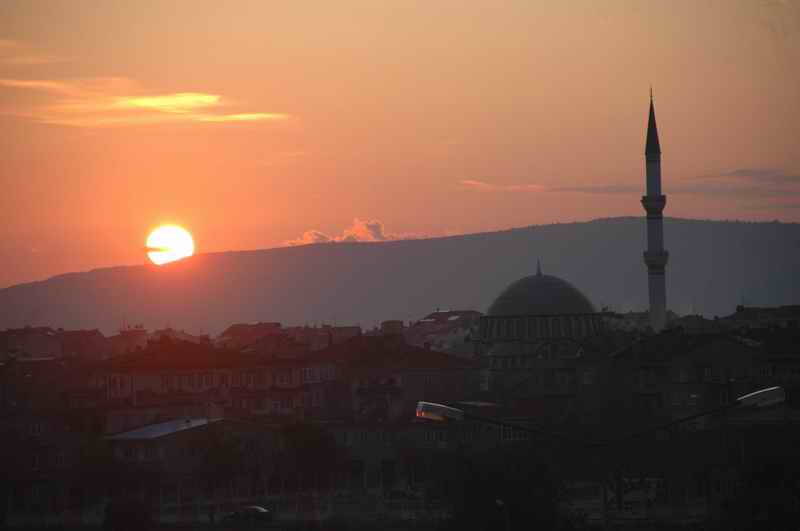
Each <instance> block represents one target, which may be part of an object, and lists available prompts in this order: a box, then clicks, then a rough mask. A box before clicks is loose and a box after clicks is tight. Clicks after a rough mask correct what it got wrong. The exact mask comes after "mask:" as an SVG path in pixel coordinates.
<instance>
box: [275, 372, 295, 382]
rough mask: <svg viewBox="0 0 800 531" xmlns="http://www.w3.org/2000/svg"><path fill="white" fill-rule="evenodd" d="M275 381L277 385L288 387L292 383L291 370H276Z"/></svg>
mask: <svg viewBox="0 0 800 531" xmlns="http://www.w3.org/2000/svg"><path fill="white" fill-rule="evenodd" d="M275 381H276V383H277V384H278V385H289V384H290V383H292V372H291V369H278V372H277V373H276V374H275Z"/></svg>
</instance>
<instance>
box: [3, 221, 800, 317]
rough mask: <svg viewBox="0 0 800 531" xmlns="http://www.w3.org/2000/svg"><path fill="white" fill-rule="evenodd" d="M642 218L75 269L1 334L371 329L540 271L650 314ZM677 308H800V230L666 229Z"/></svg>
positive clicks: (772, 225) (20, 304)
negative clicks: (26, 329)
mask: <svg viewBox="0 0 800 531" xmlns="http://www.w3.org/2000/svg"><path fill="white" fill-rule="evenodd" d="M644 232H645V224H644V219H643V218H641V217H617V218H601V219H596V220H592V221H586V222H569V223H552V224H547V225H531V226H527V227H517V228H510V229H505V230H500V231H492V232H483V233H472V234H462V235H451V236H441V237H436V238H425V239H403V240H391V241H382V242H338V243H322V244H311V245H303V246H293V247H274V248H268V249H253V250H241V251H223V252H214V253H204V254H199V255H196V256H194V257H192V258H190V259H187V260H182V261H179V262H175V263H172V264H169V265H167V266H161V267H157V266H153V265H149V264H143V265H121V266H112V267H105V268H97V269H93V270H89V271H84V272H70V273H64V274H61V275H56V276H54V277H51V278H48V279H46V280H41V281H35V282H29V283H24V284H17V285H14V286H9V287H7V288H2V289H0V328H7V327H19V326H25V325H28V324H29V325H49V326H57V327H63V328H100V329H101V330H103V331H106V332H110V331H113V330H114V329H116V328H117V327H119V326H120V325H122V324H123V323H126V322H127V323H142V324H145V325H146V326H148V327H160V326H165V325H171V326H174V327H176V328H183V329H186V330H189V331H195V332H198V331H205V332H214V333H216V332H219V331H220V330H221V329H222V328H224V327H225V326H226V325H227V324H230V323H233V322H241V321H248V322H249V321H258V320H262V321H272V320H275V321H282V322H285V323H287V324H302V323H304V322H322V321H326V322H333V321H336V322H339V323H343V324H350V323H360V324H362V325H372V324H375V323H377V322H379V321H381V320H384V319H404V320H410V319H417V318H420V317H422V316H423V315H424V314H426V313H428V312H429V311H431V310H433V309H435V308H436V307H451V308H464V309H477V310H480V311H485V309H486V308H487V307H488V305H489V304H490V303H491V302H492V300H493V298H494V297H495V296H496V295H497V294H499V292H500V291H501V290H502V289H503V288H504V287H505V286H507V285H508V284H510V283H511V282H513V281H514V280H517V279H518V278H521V277H522V276H526V275H527V274H531V273H532V272H534V271H535V264H536V260H537V259H541V260H542V266H543V269H544V271H545V273H549V274H553V275H556V276H560V277H562V278H565V279H566V280H568V281H570V282H571V283H573V284H574V285H575V286H576V287H578V288H579V289H580V290H581V291H583V292H584V293H585V294H586V295H587V296H588V297H589V298H590V299H591V300H592V301H593V302H594V304H595V305H596V306H597V307H598V308H599V307H601V306H603V305H609V306H611V307H612V308H613V309H617V310H623V311H624V310H629V309H644V308H646V304H647V284H646V283H647V274H646V269H645V267H644V264H643V262H642V251H643V250H644V238H645V234H644ZM665 241H666V248H667V250H668V251H670V263H669V264H668V266H667V297H668V299H667V300H668V306H669V307H670V308H671V309H673V310H675V311H677V312H678V313H689V312H692V313H694V312H697V313H704V314H707V315H714V314H719V315H723V314H726V313H731V312H732V311H733V310H734V309H735V306H736V304H739V303H741V302H745V303H748V304H756V305H779V304H789V303H792V302H798V301H800V287H797V286H795V285H794V284H796V283H795V282H793V279H794V276H795V275H796V273H794V272H795V271H797V270H800V244H799V243H798V242H800V224H796V223H782V222H747V221H712V220H693V219H683V218H665Z"/></svg>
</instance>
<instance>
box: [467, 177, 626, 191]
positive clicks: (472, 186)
mask: <svg viewBox="0 0 800 531" xmlns="http://www.w3.org/2000/svg"><path fill="white" fill-rule="evenodd" d="M458 184H459V185H460V186H461V187H462V188H463V189H467V190H474V191H478V192H567V193H569V192H574V193H581V194H628V193H631V194H633V193H638V192H639V188H637V187H635V186H629V185H624V184H599V185H571V186H545V185H542V184H530V183H529V184H494V183H488V182H485V181H476V180H473V179H466V180H462V181H459V183H458Z"/></svg>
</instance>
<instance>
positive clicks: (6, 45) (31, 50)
mask: <svg viewBox="0 0 800 531" xmlns="http://www.w3.org/2000/svg"><path fill="white" fill-rule="evenodd" d="M66 60H67V59H66V58H64V57H60V56H57V55H53V54H48V53H45V52H42V51H41V50H38V49H36V48H35V47H33V46H31V45H29V44H27V43H25V42H22V41H15V40H11V39H0V64H3V65H8V66H32V65H44V64H49V63H60V62H63V61H66Z"/></svg>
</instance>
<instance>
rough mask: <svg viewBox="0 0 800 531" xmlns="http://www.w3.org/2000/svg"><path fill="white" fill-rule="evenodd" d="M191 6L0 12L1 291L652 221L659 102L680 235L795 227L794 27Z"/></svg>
mask: <svg viewBox="0 0 800 531" xmlns="http://www.w3.org/2000/svg"><path fill="white" fill-rule="evenodd" d="M189 5H190V4H189V3H174V4H170V5H163V4H159V3H143V4H137V6H127V5H114V6H110V5H104V4H102V3H97V4H90V3H86V4H81V7H80V9H74V8H73V7H72V6H70V3H69V2H54V3H48V4H47V5H46V6H45V5H44V4H34V3H27V2H7V3H4V4H3V6H2V7H0V12H2V14H3V16H2V17H1V20H0V123H2V126H3V127H4V128H5V130H6V132H7V134H6V135H5V138H6V150H5V153H6V154H7V155H6V156H7V160H6V163H5V164H4V165H3V168H2V169H1V170H0V178H2V183H3V186H4V189H6V190H7V191H10V192H11V193H10V194H8V193H7V194H3V200H2V205H0V206H2V209H3V211H4V212H5V213H7V215H6V216H4V217H5V218H6V219H7V221H6V222H5V223H4V224H3V228H2V233H0V234H2V236H3V237H2V240H0V241H2V242H3V243H2V247H0V261H2V262H3V263H4V267H3V271H2V272H1V273H0V287H5V286H8V285H12V284H16V283H19V282H26V281H32V280H38V279H42V278H46V277H50V276H52V275H55V274H59V273H65V272H69V271H76V270H86V269H91V268H95V267H103V266H112V265H123V264H141V263H145V261H146V256H145V253H144V252H142V247H143V243H144V239H145V238H146V236H147V234H148V233H149V231H150V230H151V229H153V228H154V227H156V226H158V225H160V224H163V223H177V224H180V225H182V226H184V227H186V228H187V229H188V230H189V231H191V232H192V234H193V235H194V236H195V239H196V241H197V246H198V252H199V253H204V252H215V251H225V250H239V249H257V248H267V247H275V246H281V245H287V244H289V243H299V242H312V241H320V240H324V239H347V238H348V237H349V238H350V239H358V240H382V239H393V238H407V237H425V236H443V235H449V234H459V233H470V232H483V231H491V230H499V229H505V228H511V227H520V226H528V225H534V224H546V223H556V222H558V223H563V222H571V221H584V220H589V219H594V218H605V217H613V216H636V217H642V214H641V206H640V205H639V198H640V197H641V195H643V193H644V153H643V152H644V134H645V126H646V122H647V104H648V97H649V94H648V90H649V87H650V85H651V84H652V86H653V87H654V90H655V101H656V106H657V108H658V120H659V126H660V127H659V133H660V136H661V142H662V148H663V150H664V157H663V164H664V173H663V180H664V192H665V193H666V194H668V195H669V196H670V197H671V200H670V205H669V212H668V213H669V215H670V216H673V217H686V218H704V219H741V220H756V221H757V220H761V221H769V220H774V219H779V220H782V221H787V222H798V221H800V199H798V196H799V195H800V155H798V153H797V151H796V140H797V138H800V125H798V124H800V101H799V99H798V98H797V94H798V93H800V75H798V74H797V73H796V72H795V71H793V70H792V69H791V68H789V66H790V65H791V64H796V63H797V62H798V61H799V60H800V31H799V30H800V8H798V5H797V4H796V3H792V2H781V1H773V2H710V3H707V4H703V5H695V4H694V3H691V2H677V3H675V4H671V5H670V6H669V7H664V6H661V5H659V4H656V3H647V2H637V3H633V2H622V1H619V2H613V3H609V4H607V5H604V6H594V5H592V4H591V3H589V2H573V3H570V4H569V5H567V6H555V5H549V4H548V5H541V4H536V5H529V4H527V3H518V4H517V3H514V4H509V5H507V6H504V7H503V8H498V7H489V6H488V5H481V4H478V3H470V4H469V5H464V6H461V4H457V3H450V2H443V3H441V4H437V5H435V6H429V5H425V6H423V5H422V4H419V5H416V4H415V5H410V6H405V5H404V6H397V5H395V6H388V7H387V6H373V5H368V4H364V3H360V2H350V3H348V4H347V5H346V6H345V7H340V8H339V9H336V8H332V7H331V6H316V7H315V8H314V11H313V12H312V11H310V8H308V7H307V6H306V7H305V8H304V6H266V5H264V4H261V3H249V2H243V3H240V4H237V7H238V8H239V9H236V10H230V9H228V10H225V9H223V7H222V6H218V5H216V4H214V3H213V2H200V3H192V4H191V6H192V9H191V10H189V9H188V6H189ZM140 6H141V7H140ZM45 10H46V11H47V14H50V15H51V16H49V17H48V16H43V11H45ZM263 21H274V23H272V24H266V25H262V24H261V23H262V22H263ZM300 30H302V31H300ZM98 43H100V44H101V45H100V46H98ZM198 51H202V53H198ZM666 237H667V239H669V234H667V235H666Z"/></svg>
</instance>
